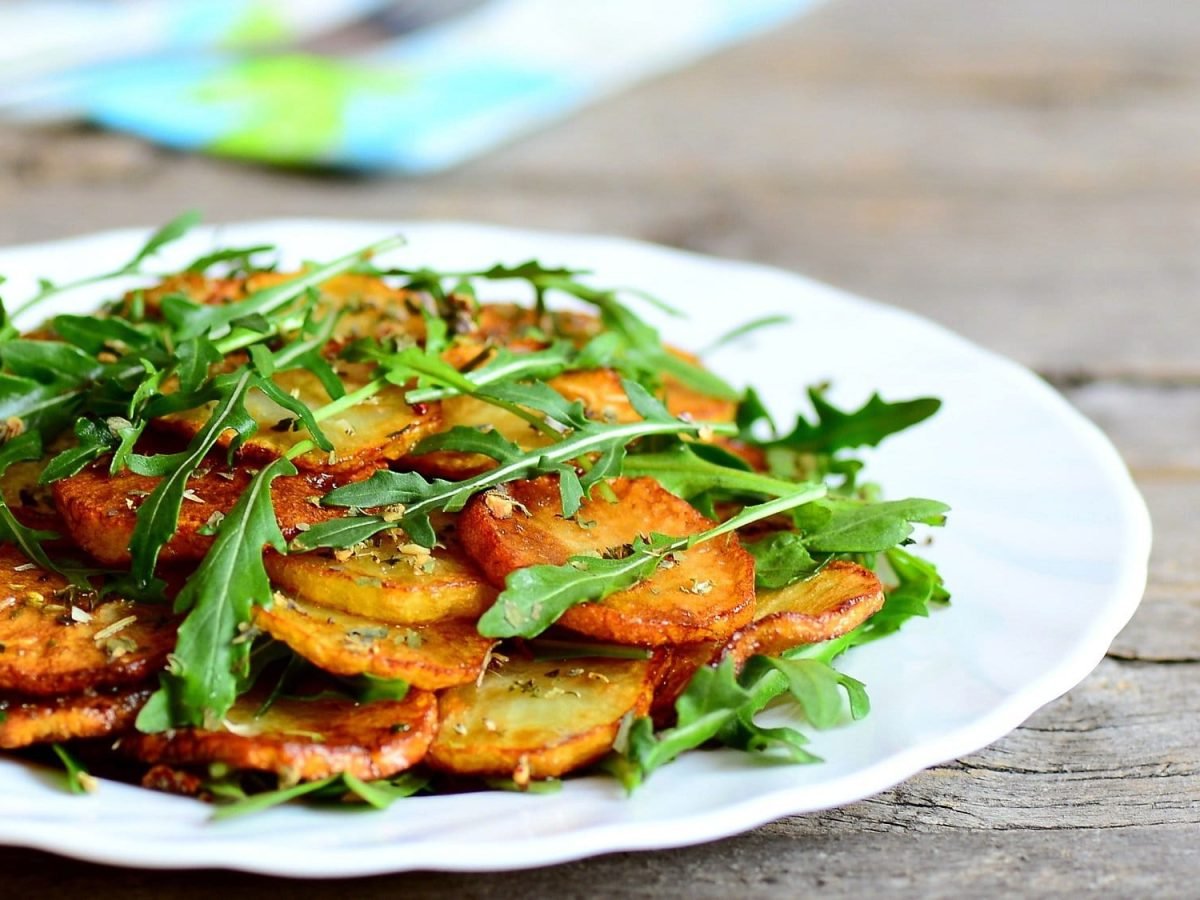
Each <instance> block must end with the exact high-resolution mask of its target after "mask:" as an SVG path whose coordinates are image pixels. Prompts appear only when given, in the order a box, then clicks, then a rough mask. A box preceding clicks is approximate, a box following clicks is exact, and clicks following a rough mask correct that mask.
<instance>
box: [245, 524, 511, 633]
mask: <svg viewBox="0 0 1200 900" xmlns="http://www.w3.org/2000/svg"><path fill="white" fill-rule="evenodd" d="M453 534H454V532H453V529H451V528H449V527H442V528H439V530H438V535H439V538H440V540H442V541H443V542H445V543H446V546H444V547H437V548H435V549H434V550H433V552H432V554H430V553H429V551H427V550H425V548H423V547H419V546H418V545H416V544H410V543H406V542H404V541H401V540H399V539H397V538H396V536H395V535H389V534H383V535H379V536H377V537H376V538H374V539H372V540H371V541H369V542H368V543H367V544H366V546H364V547H362V548H359V549H356V550H354V551H353V553H352V554H349V555H348V554H347V552H342V553H340V554H336V555H335V554H334V553H333V552H331V551H325V550H317V551H313V552H312V553H294V554H290V555H288V556H280V555H279V554H276V553H268V554H267V556H266V557H265V559H264V562H265V563H266V566H267V573H268V574H269V575H270V576H271V580H272V581H273V582H275V584H277V585H278V586H279V587H281V588H282V589H283V590H284V591H286V592H288V593H290V594H293V595H295V596H297V597H299V598H300V599H302V600H309V601H312V602H313V603H320V604H322V605H324V606H328V607H330V608H332V609H339V610H341V611H342V612H345V613H351V614H353V615H359V616H366V617H367V618H371V619H382V620H383V621H385V622H393V623H397V624H417V623H420V622H436V621H438V620H439V619H447V618H471V619H477V618H479V616H481V615H483V613H484V612H485V611H486V610H487V608H488V607H489V606H491V605H492V602H493V601H494V600H495V599H496V589H495V588H493V587H492V586H491V585H490V584H489V583H488V582H487V580H486V579H485V578H484V577H483V573H482V572H480V571H479V569H478V568H476V567H475V564H474V563H473V562H471V560H470V559H468V558H467V557H466V555H465V554H464V553H463V551H462V549H461V548H460V547H459V546H458V544H457V541H456V540H455V539H454V537H453ZM339 556H345V557H346V558H345V559H340V558H339Z"/></svg>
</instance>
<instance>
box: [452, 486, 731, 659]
mask: <svg viewBox="0 0 1200 900" xmlns="http://www.w3.org/2000/svg"><path fill="white" fill-rule="evenodd" d="M611 485H612V488H613V491H614V492H615V494H616V496H617V502H616V503H609V502H608V501H607V500H604V499H602V498H600V496H599V495H598V494H597V496H596V497H595V498H593V499H591V500H588V501H585V502H584V504H583V506H582V507H581V508H580V510H579V512H578V514H577V515H576V516H575V518H574V519H564V518H563V517H562V508H561V501H560V499H559V492H558V480H557V478H556V477H554V476H543V477H541V478H537V479H534V480H532V481H519V482H514V483H513V484H511V485H509V486H508V497H509V498H510V499H511V500H512V501H515V503H509V502H507V501H505V502H496V495H495V494H492V493H488V494H482V495H478V496H476V497H475V498H473V499H472V500H471V502H470V503H468V504H467V507H466V509H464V510H463V513H462V516H461V517H460V518H459V532H460V536H461V539H462V542H463V547H464V548H465V549H466V550H467V552H468V553H469V554H470V555H471V557H472V558H473V559H475V561H476V562H477V563H479V565H480V567H481V568H482V569H483V571H484V573H485V574H486V575H487V577H488V578H489V579H491V581H492V583H493V584H496V585H498V586H499V585H503V584H504V579H505V577H506V576H507V575H508V573H509V572H512V571H513V570H515V569H523V568H526V567H528V566H534V565H540V564H548V565H563V564H564V563H566V562H567V560H568V559H569V558H570V557H572V556H578V555H584V554H594V553H598V552H599V553H602V552H604V551H606V550H611V549H612V548H615V547H622V546H624V545H627V544H629V543H630V542H632V541H633V539H634V538H635V537H637V536H638V535H640V534H645V533H646V532H649V531H655V532H660V533H663V534H668V535H672V536H683V535H688V534H694V533H696V532H699V531H703V530H705V529H707V528H711V527H712V526H713V524H714V523H713V522H711V521H710V520H708V519H706V518H705V517H704V516H702V515H701V514H700V513H698V512H697V511H696V510H695V509H694V508H693V507H692V506H691V505H690V504H688V503H687V502H686V501H684V500H681V499H680V498H678V497H676V496H675V495H674V494H671V493H669V492H668V491H666V490H664V489H663V488H662V487H661V486H660V485H659V484H658V482H656V481H655V480H654V479H652V478H618V479H615V480H614V481H612V482H611ZM753 613H754V560H753V559H752V558H751V557H750V555H749V554H748V553H747V552H746V551H745V550H743V549H742V547H741V545H740V544H739V543H738V541H737V539H736V538H734V537H733V536H731V535H724V536H722V537H719V538H717V539H715V540H711V541H705V542H704V543H702V544H699V545H697V546H696V547H693V548H692V549H691V550H689V551H687V552H686V553H681V554H677V555H676V558H675V560H674V564H673V565H671V566H664V567H661V568H660V569H659V570H658V571H657V572H655V573H654V575H652V576H651V577H650V578H648V579H646V580H645V581H643V582H641V583H640V584H637V585H634V586H633V587H632V588H629V589H627V590H624V591H619V592H617V593H615V594H613V595H612V596H610V597H607V598H605V599H604V600H603V601H601V602H599V603H583V604H580V605H579V606H574V607H572V608H571V609H568V610H567V611H566V612H565V613H564V614H563V615H562V617H561V618H560V619H559V620H558V624H560V625H562V626H564V627H566V628H569V629H571V630H572V631H577V632H579V633H580V634H586V635H589V636H591V637H595V638H597V639H599V640H605V641H613V642H615V643H621V644H637V645H640V646H659V645H662V644H683V643H691V642H694V641H707V640H725V639H726V638H728V637H729V636H730V635H731V634H733V633H734V632H735V631H736V630H737V629H738V628H740V627H742V626H743V625H745V624H747V623H748V622H749V621H750V619H751V617H752V616H753Z"/></svg>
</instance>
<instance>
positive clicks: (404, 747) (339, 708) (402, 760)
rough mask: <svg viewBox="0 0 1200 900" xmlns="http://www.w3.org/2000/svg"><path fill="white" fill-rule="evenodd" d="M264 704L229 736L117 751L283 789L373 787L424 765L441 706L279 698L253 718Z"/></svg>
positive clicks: (154, 741)
mask: <svg viewBox="0 0 1200 900" xmlns="http://www.w3.org/2000/svg"><path fill="white" fill-rule="evenodd" d="M262 700H263V698H262V697H261V696H257V695H255V694H250V695H247V696H244V697H242V698H240V699H239V700H238V701H237V703H236V704H234V707H233V709H231V710H230V711H229V715H228V716H227V717H226V724H227V726H228V730H225V731H206V730H203V729H199V728H180V729H175V730H172V731H164V732H161V733H159V734H131V735H128V736H127V737H124V738H122V739H121V740H120V741H119V742H118V746H119V748H120V749H121V750H122V751H123V752H126V753H128V754H130V755H132V756H134V757H135V758H137V759H140V760H141V761H143V762H146V763H151V764H159V763H165V764H167V765H172V766H179V765H205V764H208V763H225V764H226V765H228V766H230V767H232V768H235V769H254V770H256V771H262V772H274V773H276V774H277V775H278V776H279V777H280V779H281V780H282V781H285V782H295V781H317V780H319V779H322V778H328V777H330V776H331V775H339V774H342V773H346V774H349V775H354V776H356V777H357V778H361V779H363V780H364V781H373V780H376V779H379V778H387V777H389V776H391V775H395V774H396V773H397V772H402V771H404V770H405V769H407V768H409V767H411V766H413V765H414V764H416V763H417V762H419V761H420V760H421V758H422V757H423V756H424V755H425V751H426V750H427V749H428V748H429V743H430V741H432V740H433V736H434V734H435V732H436V731H437V699H436V697H435V696H434V695H433V694H431V693H429V692H428V691H419V690H415V689H414V690H410V691H409V692H408V696H406V697H405V698H404V699H403V700H377V701H375V702H373V703H366V704H361V705H360V704H357V703H355V702H354V701H353V700H349V699H342V698H339V697H328V696H317V697H311V698H289V697H282V698H280V699H278V700H276V701H275V703H274V704H273V705H272V706H271V707H270V708H269V709H268V710H267V711H266V712H265V713H263V715H261V716H255V713H256V712H257V711H258V709H259V707H260V706H261V704H262Z"/></svg>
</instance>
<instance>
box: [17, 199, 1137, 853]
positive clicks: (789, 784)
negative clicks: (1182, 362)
mask: <svg viewBox="0 0 1200 900" xmlns="http://www.w3.org/2000/svg"><path fill="white" fill-rule="evenodd" d="M396 231H398V232H401V233H404V234H405V235H407V236H408V238H409V242H410V243H409V246H408V247H407V248H405V249H403V250H401V251H399V252H397V253H396V254H395V255H394V257H390V258H389V259H392V258H394V259H395V260H396V262H397V263H412V264H415V263H423V264H428V265H432V266H434V267H438V268H462V267H468V268H469V267H474V266H487V265H490V264H491V263H492V262H494V261H496V260H503V261H508V262H519V261H522V260H526V259H529V258H532V257H537V258H538V259H540V260H541V261H543V262H545V263H553V264H569V265H572V266H579V267H587V268H591V269H594V270H595V272H596V273H597V275H596V279H597V283H601V284H606V285H636V286H638V287H641V288H645V289H647V290H649V291H651V292H652V293H654V294H656V295H657V296H659V297H661V298H663V299H665V300H667V301H668V302H670V303H673V304H676V305H678V306H680V307H683V308H685V309H687V310H688V311H689V313H690V314H691V318H690V319H689V320H687V321H684V322H677V323H672V324H671V325H670V332H669V335H670V339H671V340H672V342H674V343H677V344H680V345H682V346H685V347H701V346H703V345H705V344H706V343H707V342H708V341H709V340H711V339H712V338H714V337H715V336H717V335H720V334H722V333H724V332H725V331H727V330H728V329H730V328H732V327H733V326H735V325H737V324H739V323H741V322H744V321H746V320H747V319H750V318H754V317H757V316H761V315H765V314H768V313H773V312H785V313H787V314H789V315H790V316H792V318H793V322H792V324H790V325H788V326H784V327H780V328H775V329H772V330H769V331H763V332H759V333H757V334H755V335H753V336H751V337H749V338H747V339H745V340H744V341H742V342H741V343H738V344H737V345H734V346H730V347H728V348H726V349H723V350H721V351H719V352H717V353H715V354H714V355H713V356H712V357H711V360H710V361H711V363H712V364H713V366H714V367H715V368H717V369H718V370H719V371H721V372H722V373H724V374H725V375H726V376H728V377H730V378H731V379H732V380H733V381H735V382H753V383H754V384H756V385H758V386H759V387H760V389H761V392H762V393H763V395H764V396H765V398H766V399H767V400H768V402H769V403H770V404H771V405H772V406H773V408H774V409H776V410H777V412H778V413H779V415H780V418H782V419H786V418H788V417H790V416H791V415H792V414H794V413H795V412H796V411H797V410H798V409H800V408H801V407H802V398H803V392H802V388H803V387H804V386H805V385H807V384H810V383H812V382H815V381H820V380H824V379H830V380H832V381H833V382H834V384H835V389H834V393H833V397H834V399H835V400H837V401H840V402H846V403H857V402H861V401H862V400H863V399H865V398H866V396H867V395H868V394H869V393H870V391H872V390H874V389H876V388H879V389H880V390H881V391H882V392H883V393H884V395H885V396H886V397H888V398H906V397H910V396H917V395H923V394H934V395H937V396H940V397H942V398H943V399H944V401H945V405H944V407H943V409H942V411H941V412H940V413H939V414H938V415H937V416H936V417H935V418H934V419H933V420H931V421H929V422H927V423H925V424H923V425H921V426H920V427H918V428H916V429H913V430H912V431H911V432H906V433H904V434H902V435H899V436H897V437H895V438H893V439H892V440H890V441H888V442H887V443H886V444H885V445H884V448H883V450H882V451H881V452H879V453H878V454H877V455H875V456H874V457H872V459H871V462H870V466H869V469H868V472H869V474H870V475H872V476H873V477H874V478H876V479H878V480H880V481H882V482H883V483H884V484H885V485H886V486H887V489H888V492H889V494H890V495H891V496H895V497H898V496H925V497H934V498H938V499H942V500H945V501H947V502H949V503H950V504H951V505H952V506H953V510H954V511H953V513H952V516H951V519H950V525H949V527H948V528H946V529H945V530H944V532H939V533H938V534H937V536H936V541H935V543H934V545H933V546H932V547H930V548H929V554H930V556H932V557H933V558H934V559H935V560H936V561H937V562H938V564H939V565H940V566H941V568H942V571H943V573H944V574H945V577H946V580H947V583H948V584H949V586H950V587H951V589H952V590H953V592H954V604H953V606H952V607H951V608H950V609H949V610H947V611H944V612H938V613H935V614H934V615H933V616H932V617H931V618H930V619H928V620H917V621H914V622H911V623H910V624H909V625H908V627H907V628H906V629H905V630H904V632H903V633H902V634H901V635H899V636H897V637H895V638H892V639H889V640H887V641H883V642H880V643H877V644H873V645H871V646H869V647H864V648H861V649H859V650H855V651H852V652H851V653H850V654H849V655H848V656H847V657H846V658H845V668H846V670H847V671H849V672H850V674H852V675H854V676H855V677H857V678H860V679H862V680H863V681H865V682H866V683H867V685H868V687H869V688H870V691H871V698H872V701H873V707H874V709H873V711H872V713H871V715H870V716H869V717H868V718H867V719H866V720H864V721H862V722H860V723H857V724H854V725H851V726H847V727H843V728H838V729H834V730H832V731H828V732H823V733H816V734H814V735H813V740H812V747H813V749H814V751H815V752H817V753H818V754H820V755H821V756H823V757H824V758H825V759H826V760H827V761H826V762H825V763H823V764H820V765H811V766H793V765H781V764H775V763H770V762H767V761H764V760H761V759H754V758H751V757H748V756H746V755H743V754H740V753H734V752H725V751H718V752H701V753H692V754H688V755H687V756H685V757H684V758H682V759H681V760H679V761H678V762H676V763H675V764H672V765H670V766H667V767H666V768H664V769H662V770H659V771H658V772H656V773H655V774H654V776H653V777H652V778H651V779H650V780H649V782H648V783H647V784H646V786H645V787H644V788H642V789H641V790H640V791H638V792H637V793H636V794H635V795H634V796H633V797H632V798H627V797H625V796H624V795H623V793H622V791H621V789H620V788H619V787H618V785H617V784H616V783H615V782H613V781H610V780H607V779H604V778H588V779H581V780H577V781H571V782H570V783H568V784H567V785H566V787H565V789H564V790H563V791H561V792H560V793H558V794H554V795H542V796H524V795H517V794H511V793H500V792H491V793H478V794H464V795H455V796H443V797H421V798H414V799H411V800H406V801H403V802H400V803H397V804H396V805H395V806H393V807H392V808H391V809H390V810H388V811H386V812H383V813H376V812H353V811H340V810H318V809H312V808H305V807H290V808H283V809H277V810H273V811H271V812H268V813H265V814H263V815H258V816H250V817H247V818H244V819H235V820H230V821H229V822H223V823H219V824H214V823H211V822H210V821H208V815H209V811H210V810H209V808H208V807H206V806H204V805H203V804H201V803H199V802H196V801H193V800H189V799H184V798H180V797H172V796H168V795H165V794H157V793H152V792H149V791H144V790H140V789H138V788H135V787H130V786H127V785H123V784H117V783H109V782H105V783H104V784H103V785H102V786H101V788H100V790H99V791H98V792H97V793H96V794H94V795H91V796H87V797H82V798H80V797H75V796H69V795H67V794H65V793H64V792H63V791H62V789H61V787H60V781H59V776H57V774H55V773H51V772H49V771H47V770H43V769H39V768H36V767H32V766H28V765H24V764H21V763H18V762H14V761H10V760H3V761H0V842H7V843H11V844H17V845H24V846H30V847H37V848H39V849H43V850H49V851H53V852H55V853H60V854H65V855H69V856H75V857H80V858H83V859H89V860H95V861H99V862H105V863H112V864H120V865H130V866H147V867H155V868H176V867H199V866H215V867H224V868H232V869H244V870H249V871H255V872H264V873H271V874H277V875H290V876H348V875H363V874H368V873H379V872H396V871H402V870H406V869H417V868H420V869H444V870H458V871H467V870H472V871H473V870H489V869H516V868H522V867H528V866H536V865H543V864H548V863H555V862H561V861H564V860H570V859H576V858H579V857H584V856H590V855H593V854H598V853H605V852H609V851H614V850H643V849H653V848H663V847H674V846H679V845H683V844H690V843H697V842H700V841H706V840H710V839H714V838H719V837H724V836H727V835H732V834H735V833H737V832H740V831H744V830H746V829H749V828H752V827H754V826H756V825H759V824H761V823H763V822H767V821H769V820H771V819H775V818H778V817H780V816H785V815H789V814H793V813H803V812H811V811H814V810H820V809H826V808H828V807H833V806H837V805H840V804H845V803H850V802H852V801H855V800H859V799H861V798H863V797H867V796H869V795H871V794H874V793H876V792H878V791H882V790H884V789H885V788H887V787H890V786H891V785H894V784H896V783H897V782H900V781H902V780H903V779H905V778H908V777H909V776H910V775H913V774H914V773H916V772H919V771H920V770H921V769H923V768H925V767H927V766H931V765H934V764H936V763H940V762H943V761H945V760H949V759H954V758H955V757H958V756H962V755H964V754H967V753H970V752H972V751H974V750H977V749H979V748H981V747H983V746H984V745H986V744H988V743H989V742H991V741H994V740H996V739H997V738H999V737H1001V736H1002V735H1004V734H1005V733H1007V732H1008V731H1010V730H1011V729H1013V728H1015V727H1016V726H1017V725H1019V724H1020V723H1021V722H1022V721H1023V720H1024V719H1025V718H1026V717H1028V716H1029V715H1030V714H1031V713H1033V712H1034V711H1035V710H1036V709H1038V707H1040V706H1042V705H1043V704H1045V703H1048V702H1049V701H1051V700H1053V699H1054V698H1055V697H1058V696H1059V695H1061V694H1062V693H1064V692H1065V691H1067V690H1068V689H1070V688H1071V687H1072V686H1074V685H1075V684H1077V683H1078V682H1079V681H1080V680H1081V679H1083V678H1084V677H1085V676H1086V675H1087V673H1088V672H1089V671H1091V669H1092V668H1093V667H1094V666H1095V665H1096V664H1097V662H1098V661H1099V660H1100V659H1101V657H1102V656H1103V654H1104V652H1105V650H1106V649H1107V648H1108V645H1109V642H1110V641H1111V640H1112V638H1113V637H1114V636H1115V635H1116V634H1117V632H1118V630H1120V628H1121V627H1122V626H1123V625H1124V624H1125V622H1126V621H1127V620H1128V619H1129V617H1130V616H1131V615H1132V614H1133V610H1134V608H1135V607H1136V606H1137V603H1138V600H1139V599H1140V597H1141V594H1142V590H1143V587H1144V585H1145V578H1146V565H1147V557H1148V553H1149V546H1150V524H1149V517H1148V515H1147V512H1146V508H1145V505H1144V503H1143V501H1142V499H1141V497H1140V496H1139V495H1138V493H1137V491H1136V489H1135V488H1134V486H1133V484H1132V483H1131V481H1130V478H1129V475H1128V474H1127V472H1126V470H1125V468H1124V466H1123V464H1122V463H1121V460H1120V458H1119V457H1118V456H1117V454H1116V452H1115V451H1114V450H1113V448H1112V446H1111V445H1110V444H1109V443H1108V441H1107V440H1105V438H1104V437H1103V436H1102V435H1101V433H1100V432H1099V431H1098V430H1097V429H1096V428H1095V427H1094V426H1093V425H1091V424H1090V423H1089V422H1087V421H1086V420H1085V419H1084V418H1083V417H1082V416H1080V415H1079V414H1078V413H1077V412H1075V411H1074V410H1073V409H1072V408H1071V407H1070V406H1069V405H1068V404H1067V403H1066V401H1064V400H1063V399H1062V398H1061V397H1060V396H1059V395H1058V394H1056V393H1055V392H1054V391H1052V390H1051V389H1050V388H1049V387H1047V386H1046V385H1045V384H1043V383H1042V382H1041V381H1040V380H1038V379H1037V378H1036V377H1035V376H1034V375H1032V374H1031V373H1030V372H1028V371H1026V370H1025V369H1023V368H1021V367H1020V366H1018V365H1016V364H1014V363H1012V362H1009V361H1008V360H1005V359H1002V358H1000V357H998V356H995V355H994V354H992V353H989V352H987V351H985V350H982V349H980V348H979V347H976V346H974V345H973V344H970V343H968V342H967V341H965V340H963V339H962V338H959V337H957V336H955V335H953V334H951V333H949V332H947V331H945V330H944V329H942V328H940V327H938V326H937V325H933V324H931V323H930V322H927V321H925V320H923V319H920V318H917V317H916V316H913V315H910V314H908V313H905V312H901V311H899V310H895V309H890V308H888V307H885V306H880V305H877V304H874V303H870V302H867V301H865V300H861V299H858V298H855V297H851V296H848V295H846V294H844V293H841V292H839V291H836V290H834V289H832V288H829V287H826V286H824V285H821V284H817V283H814V282H812V281H809V280H807V279H805V278H802V277H800V276H797V275H793V274H790V273H787V272H781V271H777V270H774V269H768V268H764V267H761V266H756V265H748V264H745V263H736V262H729V261H725V260H718V259H709V258H704V257H700V256H695V255H692V254H687V253H681V252H677V251H674V250H667V249H664V248H661V247H655V246H650V245H647V244H640V243H635V242H632V241H627V240H619V239H613V238H601V237H576V236H569V235H561V234H541V233H535V232H528V231H516V230H510V229H503V228H493V227H485V226H479V225H463V224H453V223H388V224H381V223H363V222H337V221H311V220H310V221H280V222H260V223H252V224H245V225H236V226H227V227H223V228H218V229H216V230H215V231H214V230H205V231H199V232H196V233H194V234H192V235H190V236H189V237H188V238H187V239H186V241H185V242H183V243H182V244H181V245H179V246H175V247H173V248H172V249H171V252H170V253H169V254H167V258H166V259H165V260H164V261H163V263H164V269H165V268H166V267H168V266H169V265H170V263H171V262H174V263H175V264H183V262H184V261H186V260H188V259H190V258H192V257H194V256H195V255H197V254H199V253H201V252H204V251H205V250H207V249H210V248H211V246H212V245H213V243H214V241H217V240H219V241H220V242H221V243H222V244H233V245H243V244H252V243H259V242H264V241H265V242H274V243H277V244H278V245H279V246H281V247H282V248H284V249H285V250H286V253H287V255H288V257H289V258H290V259H291V261H299V260H301V259H328V258H331V257H332V256H333V255H334V254H338V253H340V252H343V251H349V250H351V249H353V248H356V247H358V246H361V245H363V244H366V243H369V242H371V241H373V240H376V239H378V238H379V237H381V236H384V235H386V234H389V233H392V232H396ZM142 237H143V234H142V233H139V232H131V231H123V232H113V233H107V234H99V235H95V236H91V237H85V238H79V239H75V240H69V241H63V242H58V243H54V244H44V245H39V246H30V247H17V248H12V249H8V250H3V251H0V272H2V273H4V274H6V275H8V276H9V277H10V279H11V281H10V283H9V284H8V285H6V286H5V288H6V290H5V294H6V296H8V297H11V298H19V297H20V296H21V294H22V292H23V291H25V290H27V289H29V288H30V286H31V285H32V278H33V277H34V276H36V275H42V274H49V275H53V276H55V277H56V278H58V279H60V280H61V279H66V278H68V277H70V276H78V275H82V274H86V273H90V272H96V271H100V270H103V269H105V268H111V267H112V266H113V264H114V263H115V262H116V261H119V260H122V259H123V258H125V257H126V256H128V255H129V254H130V253H131V252H132V250H133V249H134V248H135V247H136V246H137V245H138V244H139V243H140V240H141V238H142ZM510 287H511V286H510ZM107 290H108V291H109V292H111V290H112V288H111V286H110V287H109V288H108V289H107ZM104 294H105V291H104V290H101V291H100V292H94V293H80V294H76V295H72V296H71V297H69V298H67V299H65V300H62V301H60V302H59V303H58V305H57V308H58V309H59V310H61V309H67V308H71V309H75V310H76V311H81V310H86V309H89V308H92V305H93V304H94V303H95V302H96V300H97V299H99V297H100V296H102V295H104ZM963 301H964V302H970V298H963ZM652 318H654V319H655V320H656V321H661V319H660V317H658V316H653V317H652Z"/></svg>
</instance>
